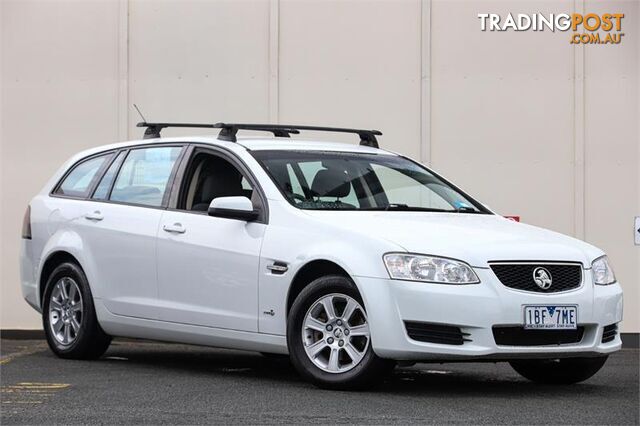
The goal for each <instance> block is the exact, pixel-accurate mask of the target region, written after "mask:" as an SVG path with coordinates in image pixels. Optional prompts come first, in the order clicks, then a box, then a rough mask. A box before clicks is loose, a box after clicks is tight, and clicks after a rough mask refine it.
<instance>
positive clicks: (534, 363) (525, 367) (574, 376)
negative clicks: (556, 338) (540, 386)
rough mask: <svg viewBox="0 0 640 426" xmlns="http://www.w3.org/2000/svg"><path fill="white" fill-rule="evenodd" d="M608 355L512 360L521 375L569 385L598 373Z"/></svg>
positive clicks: (512, 365) (532, 379)
mask: <svg viewBox="0 0 640 426" xmlns="http://www.w3.org/2000/svg"><path fill="white" fill-rule="evenodd" d="M606 361H607V356H602V357H595V358H561V359H532V360H517V361H511V362H509V364H511V367H513V369H514V370H516V371H517V372H518V373H519V374H520V375H521V376H523V377H525V378H527V379H529V380H531V381H534V382H538V383H547V384H558V385H568V384H572V383H578V382H582V381H584V380H587V379H589V378H590V377H592V376H593V375H594V374H596V373H597V372H598V371H600V369H601V368H602V366H603V365H604V363H605V362H606Z"/></svg>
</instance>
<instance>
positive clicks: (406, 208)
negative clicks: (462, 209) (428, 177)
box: [360, 204, 455, 212]
mask: <svg viewBox="0 0 640 426" xmlns="http://www.w3.org/2000/svg"><path fill="white" fill-rule="evenodd" d="M360 210H372V211H405V212H452V211H455V210H444V209H435V208H430V207H413V206H409V205H407V204H387V205H386V206H383V207H365V208H361V209H360Z"/></svg>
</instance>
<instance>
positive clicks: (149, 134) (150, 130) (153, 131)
mask: <svg viewBox="0 0 640 426" xmlns="http://www.w3.org/2000/svg"><path fill="white" fill-rule="evenodd" d="M133 107H134V108H135V109H136V111H138V114H140V118H142V123H138V127H141V126H140V125H141V124H142V125H144V124H147V119H146V118H144V115H142V112H141V111H140V108H138V105H136V104H133ZM146 127H147V128H146V130H145V131H144V136H143V139H155V138H159V137H160V130H162V129H163V127H166V126H156V125H153V126H146Z"/></svg>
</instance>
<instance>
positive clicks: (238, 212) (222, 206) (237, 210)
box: [208, 197, 260, 222]
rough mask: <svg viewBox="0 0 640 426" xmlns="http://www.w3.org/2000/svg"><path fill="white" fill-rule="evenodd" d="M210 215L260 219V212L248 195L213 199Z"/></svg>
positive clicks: (250, 219)
mask: <svg viewBox="0 0 640 426" xmlns="http://www.w3.org/2000/svg"><path fill="white" fill-rule="evenodd" d="M208 213H209V216H215V217H224V218H227V219H238V220H244V221H247V222H252V221H254V220H256V219H258V216H259V215H260V212H259V211H258V210H255V209H254V208H253V203H252V202H251V200H250V199H248V198H247V197H218V198H214V199H213V200H211V204H209V210H208Z"/></svg>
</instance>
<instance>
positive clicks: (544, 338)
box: [493, 326, 584, 346]
mask: <svg viewBox="0 0 640 426" xmlns="http://www.w3.org/2000/svg"><path fill="white" fill-rule="evenodd" d="M583 334H584V327H578V328H577V329H576V330H527V329H524V328H522V327H521V326H494V327H493V338H494V339H495V341H496V344H497V345H500V346H545V345H566V344H569V343H580V341H582V335H583Z"/></svg>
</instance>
